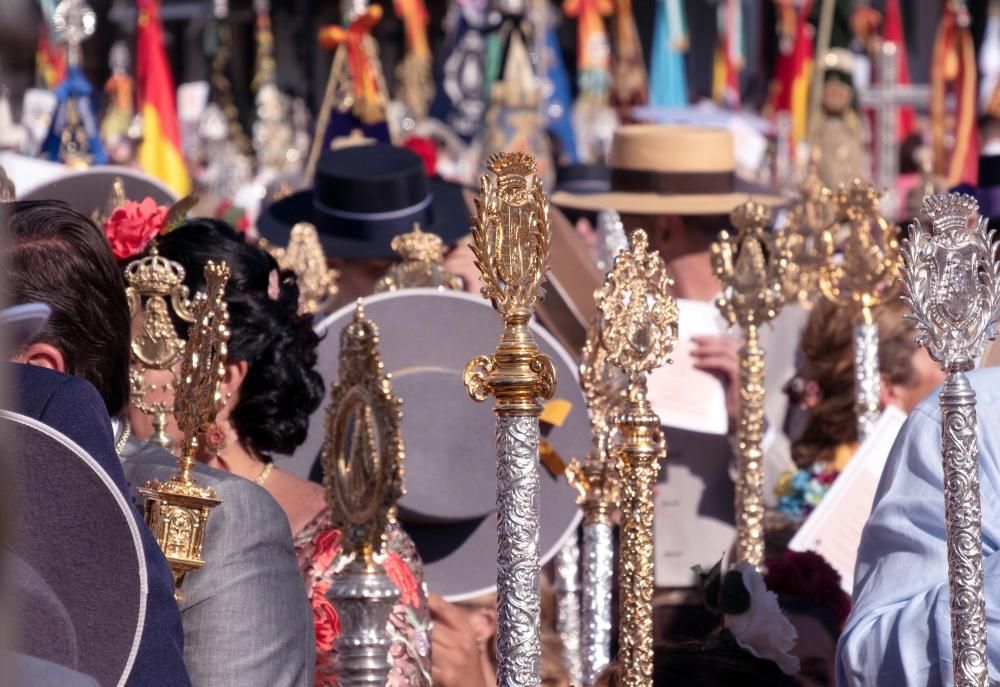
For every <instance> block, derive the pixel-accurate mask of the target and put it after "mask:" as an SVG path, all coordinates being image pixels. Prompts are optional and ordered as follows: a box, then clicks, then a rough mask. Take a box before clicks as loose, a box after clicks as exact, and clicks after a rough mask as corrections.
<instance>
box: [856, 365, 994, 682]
mask: <svg viewBox="0 0 1000 687" xmlns="http://www.w3.org/2000/svg"><path fill="white" fill-rule="evenodd" d="M969 380H970V381H971V382H972V386H973V388H974V389H975V391H976V396H977V400H978V429H977V434H978V438H979V452H980V472H979V475H980V484H981V489H982V506H983V569H984V574H985V589H986V619H987V624H988V635H989V648H988V657H989V663H990V682H991V684H992V683H993V682H994V681H995V680H997V679H998V677H1000V672H998V670H997V668H998V667H1000V553H998V549H1000V368H992V369H985V370H976V371H974V372H971V373H969ZM940 420H941V414H940V412H939V409H938V392H935V393H933V394H931V395H930V396H929V397H928V398H927V399H926V400H925V401H924V402H923V403H922V404H921V405H920V406H919V407H918V408H917V409H916V410H914V411H913V413H911V414H910V417H909V418H908V419H907V421H906V424H905V425H903V428H902V429H901V430H900V432H899V436H898V437H896V443H895V444H894V445H893V447H892V452H891V453H890V454H889V460H888V463H886V467H885V472H883V474H882V481H881V483H880V484H879V488H878V492H877V494H876V496H875V503H874V506H873V508H872V514H871V517H870V518H869V520H868V524H867V525H866V526H865V529H864V533H863V535H862V537H861V544H860V547H859V549H858V560H857V566H856V568H855V577H854V609H853V610H852V612H851V616H850V618H848V621H847V626H846V628H845V630H844V633H843V636H842V637H841V639H840V645H839V646H838V647H837V684H838V685H842V686H843V685H893V686H894V687H896V686H898V685H950V684H952V679H951V671H952V668H951V614H950V609H949V600H948V563H947V551H946V548H945V521H944V496H943V488H944V487H943V477H942V468H941V424H940Z"/></svg>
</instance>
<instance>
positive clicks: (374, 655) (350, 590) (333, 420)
mask: <svg viewBox="0 0 1000 687" xmlns="http://www.w3.org/2000/svg"><path fill="white" fill-rule="evenodd" d="M378 344H379V334H378V328H377V327H376V326H375V323H373V322H372V321H371V320H370V319H368V318H367V317H366V316H365V312H364V308H363V307H362V305H361V301H358V306H357V310H356V311H355V313H354V319H353V320H352V321H351V323H350V324H349V325H347V327H345V328H344V330H343V331H342V332H341V334H340V361H339V379H338V381H337V383H336V384H335V385H334V386H333V387H332V388H331V389H330V406H329V408H328V409H327V415H326V438H325V440H324V443H323V453H322V461H323V474H324V478H323V486H324V487H325V489H326V500H327V502H328V503H329V504H330V512H331V516H332V521H333V524H334V525H335V526H336V527H337V528H338V529H340V531H341V533H342V535H343V550H344V552H345V553H346V554H348V555H350V556H351V562H350V563H348V564H347V567H346V568H344V570H343V572H342V573H341V574H339V575H337V578H336V579H335V580H334V582H333V584H332V585H331V586H330V590H329V591H328V592H327V597H328V598H329V599H330V602H331V603H332V604H333V606H334V608H336V609H337V613H338V616H339V617H340V623H341V633H340V635H339V636H338V637H337V646H336V649H337V679H338V682H339V684H341V685H343V686H344V687H371V686H372V685H384V684H385V683H386V680H387V678H388V675H389V669H390V667H391V663H390V659H389V649H390V647H391V645H392V639H391V638H390V637H389V633H388V632H387V630H386V623H387V622H388V621H389V614H390V613H391V612H392V608H393V606H394V605H395V603H396V601H397V600H398V599H399V590H398V589H397V588H396V585H394V584H393V583H392V580H390V579H389V576H388V575H387V574H386V571H385V567H384V566H383V565H382V560H383V557H384V549H385V540H386V531H387V530H388V528H389V525H390V524H391V523H392V521H393V519H394V518H395V514H394V513H395V507H396V502H397V501H398V500H399V497H400V496H402V494H403V455H404V450H403V437H402V432H401V430H400V424H401V420H402V412H401V410H400V405H401V402H400V400H399V399H398V398H397V397H395V396H394V395H393V393H392V384H391V382H390V379H389V375H387V374H386V373H385V372H384V370H383V366H382V359H381V356H380V355H379V350H378Z"/></svg>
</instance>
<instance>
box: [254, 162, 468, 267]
mask: <svg viewBox="0 0 1000 687" xmlns="http://www.w3.org/2000/svg"><path fill="white" fill-rule="evenodd" d="M298 222H310V223H312V224H313V225H315V227H316V230H317V232H318V233H319V238H320V242H321V243H322V244H323V248H324V250H325V251H326V254H327V256H329V257H339V258H348V259H351V258H355V259H357V258H388V257H393V256H394V255H395V252H394V251H393V250H392V246H391V245H390V244H391V243H392V239H393V238H394V237H396V236H397V235H399V234H402V233H405V232H408V231H410V230H411V229H413V225H414V224H415V223H419V224H420V228H421V229H423V230H424V231H427V232H431V233H434V234H437V235H438V236H440V237H441V239H442V240H443V241H444V242H445V244H451V243H454V242H455V241H457V240H458V239H459V238H461V237H462V236H465V235H466V234H468V233H469V214H468V209H467V207H466V205H465V201H464V199H463V198H462V187H461V186H458V185H456V184H450V183H448V182H445V181H442V180H439V179H430V178H428V177H427V173H426V171H425V169H424V163H423V160H421V159H420V156H419V155H417V154H416V153H414V152H412V151H410V150H407V149H405V148H399V147H397V146H393V145H389V144H385V143H382V144H374V145H358V146H350V147H347V148H340V149H337V150H331V151H328V152H326V153H324V154H323V155H322V156H321V157H320V159H319V162H318V163H317V164H316V176H315V178H314V180H313V188H311V189H308V190H306V191H299V192H298V193H295V194H292V195H291V196H289V197H287V198H284V199H282V200H279V201H278V202H276V203H274V204H272V205H271V206H269V207H268V208H266V209H265V210H264V212H263V213H261V216H260V217H259V218H258V219H257V230H258V232H260V235H261V236H262V237H264V238H265V239H267V240H268V241H270V242H271V243H273V244H276V245H279V246H284V245H287V244H288V237H289V235H290V234H291V230H292V226H294V225H295V224H297V223H298Z"/></svg>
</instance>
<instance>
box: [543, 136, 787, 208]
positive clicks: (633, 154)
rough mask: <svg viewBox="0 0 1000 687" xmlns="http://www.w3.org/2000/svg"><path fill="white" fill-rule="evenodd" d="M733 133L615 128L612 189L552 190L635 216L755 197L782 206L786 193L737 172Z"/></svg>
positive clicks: (567, 202)
mask: <svg viewBox="0 0 1000 687" xmlns="http://www.w3.org/2000/svg"><path fill="white" fill-rule="evenodd" d="M734 145H735V142H734V140H733V135H732V133H731V132H729V131H727V130H726V129H722V128H718V127H699V126H687V125H659V124H636V125H630V126H623V127H621V128H619V129H618V130H617V131H615V135H614V138H613V139H612V141H611V151H610V153H609V154H608V167H609V168H610V169H611V190H610V191H608V192H607V193H588V194H577V193H566V192H556V193H553V194H552V203H553V204H554V205H558V206H561V207H565V208H570V209H575V210H594V211H600V210H617V211H618V212H620V213H624V214H635V215H728V214H729V213H730V212H732V210H733V209H735V208H736V207H738V206H739V205H742V204H743V203H745V202H746V201H747V200H750V199H751V198H752V199H753V200H755V201H756V202H758V203H762V204H764V205H780V204H782V203H783V202H784V200H783V199H782V198H781V196H780V195H779V194H778V193H777V192H776V191H774V190H773V189H770V188H765V187H762V186H759V185H757V184H754V183H752V182H750V181H747V180H745V179H743V178H741V177H740V176H739V175H738V174H737V173H736V159H735V155H734Z"/></svg>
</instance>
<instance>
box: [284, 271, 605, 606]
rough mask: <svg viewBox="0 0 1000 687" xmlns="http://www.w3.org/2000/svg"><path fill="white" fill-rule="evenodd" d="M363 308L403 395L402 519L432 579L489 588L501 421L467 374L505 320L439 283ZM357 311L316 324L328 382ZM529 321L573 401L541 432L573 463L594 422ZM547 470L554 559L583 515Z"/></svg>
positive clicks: (464, 593)
mask: <svg viewBox="0 0 1000 687" xmlns="http://www.w3.org/2000/svg"><path fill="white" fill-rule="evenodd" d="M364 306H365V313H366V314H367V315H368V317H369V318H371V320H372V321H373V322H375V324H376V325H378V327H379V332H380V351H381V355H382V361H383V363H384V364H385V370H386V372H389V373H391V374H392V386H393V391H394V393H395V394H396V395H397V396H399V397H400V398H401V399H402V401H403V424H402V429H403V442H404V444H405V446H406V462H405V463H404V468H405V475H406V476H405V484H406V494H405V495H404V496H403V498H402V499H401V500H400V501H399V520H400V523H401V524H402V525H403V528H404V529H405V530H406V531H407V533H409V535H410V536H411V537H412V538H413V540H414V542H415V543H416V545H417V551H418V552H419V553H420V556H421V558H422V559H423V562H424V575H425V580H426V582H427V587H428V589H429V590H430V591H432V592H436V593H438V594H441V595H442V596H444V597H445V598H446V599H448V600H450V601H461V600H464V599H469V598H473V597H476V596H479V595H481V594H485V593H488V592H491V591H493V590H494V589H495V587H496V577H497V568H496V553H497V526H496V483H497V477H496V473H497V467H496V461H497V458H496V444H495V441H496V439H495V437H496V424H495V420H494V416H493V412H492V401H487V402H485V403H476V402H474V401H473V400H472V399H471V398H469V395H468V393H467V392H466V390H465V386H464V385H463V383H462V372H463V370H464V368H465V365H466V363H468V362H469V360H470V359H471V358H473V357H475V356H477V355H482V354H487V353H491V352H492V351H493V350H494V349H495V348H496V344H497V341H498V340H499V338H500V330H501V322H500V318H499V317H498V316H497V314H496V313H495V312H494V311H493V309H492V308H491V307H490V306H489V304H488V303H487V302H486V301H484V300H483V299H482V298H479V297H477V296H473V295H470V294H466V293H461V292H455V291H437V290H434V289H406V290H402V291H395V292H389V293H383V294H378V295H375V296H371V297H369V298H367V299H365V301H364ZM354 311H355V306H354V304H351V305H348V306H345V307H344V308H342V309H340V310H339V311H337V312H335V313H333V314H332V315H330V316H329V317H327V318H326V319H325V320H323V322H321V323H320V325H319V326H318V327H317V329H318V330H321V331H322V332H323V333H325V338H324V339H323V341H322V343H321V344H320V348H319V362H318V364H317V369H318V370H319V371H320V372H321V374H322V375H323V377H324V379H325V380H326V384H327V388H328V389H329V385H330V383H331V380H335V379H336V378H337V360H338V354H339V346H340V342H339V338H340V337H339V332H340V330H341V329H343V328H344V327H345V326H346V325H347V324H348V322H349V321H350V319H351V318H352V317H353V316H354ZM531 330H532V332H533V333H534V335H535V339H536V341H537V342H538V346H539V348H540V350H541V351H542V352H543V353H545V354H546V355H548V356H549V357H550V358H551V359H552V361H553V363H554V364H555V367H556V373H557V375H558V387H557V389H556V394H555V398H556V399H559V400H563V401H567V402H568V403H569V404H570V410H569V413H568V415H567V417H566V418H565V420H564V422H563V423H562V424H561V425H560V426H559V427H551V428H549V429H548V433H547V434H546V433H545V430H543V435H545V436H546V439H547V441H548V442H549V444H550V445H551V446H552V448H553V449H555V451H556V452H557V453H558V454H559V456H560V457H561V458H562V459H563V460H564V461H565V462H569V460H570V459H572V458H582V457H583V456H584V455H585V454H586V452H587V450H588V449H589V448H590V424H589V420H588V416H587V406H586V401H585V399H584V397H583V394H582V392H581V391H580V386H579V383H578V382H577V377H576V367H575V364H574V363H573V361H572V358H571V357H570V356H569V354H567V352H566V351H565V349H564V348H562V346H560V345H559V343H558V342H557V341H556V340H555V338H553V337H552V335H551V334H549V333H548V332H547V331H545V330H544V329H543V328H542V327H541V326H540V325H539V324H538V323H536V322H533V323H532V324H531ZM326 405H327V404H323V406H322V407H321V408H320V410H318V411H317V412H316V413H314V414H313V417H312V418H311V420H310V427H309V436H308V438H307V439H306V441H305V443H303V444H302V445H301V446H300V447H299V449H298V450H297V451H296V452H295V454H294V455H293V456H292V457H291V459H290V461H288V465H287V468H288V469H289V470H291V471H292V472H294V473H295V474H298V475H301V476H306V475H309V474H310V471H311V470H312V468H313V465H314V463H315V462H316V458H317V456H318V455H319V453H320V451H321V449H322V446H323V438H324V436H323V434H324V419H325V413H326ZM540 470H541V496H540V499H539V503H540V509H541V520H540V522H541V532H540V538H539V549H540V551H541V560H542V563H543V564H544V563H545V562H547V561H548V560H549V559H550V558H552V557H553V556H554V555H555V553H556V551H557V550H558V548H559V546H560V545H561V544H562V542H563V541H564V540H565V538H566V536H567V535H568V534H569V533H570V532H573V531H575V528H576V526H577V524H578V523H579V517H580V515H579V510H578V508H577V505H576V498H575V492H574V490H573V489H572V488H571V487H570V486H569V484H568V483H567V482H566V478H565V477H564V476H563V475H561V474H560V475H554V474H552V473H551V472H549V470H548V469H547V468H546V467H545V466H544V465H543V466H541V467H540ZM313 476H314V477H315V476H316V475H315V474H314V475H313Z"/></svg>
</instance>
